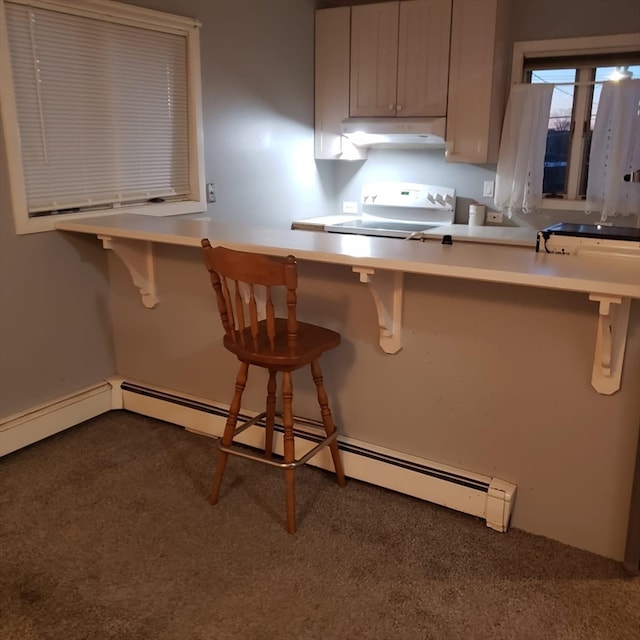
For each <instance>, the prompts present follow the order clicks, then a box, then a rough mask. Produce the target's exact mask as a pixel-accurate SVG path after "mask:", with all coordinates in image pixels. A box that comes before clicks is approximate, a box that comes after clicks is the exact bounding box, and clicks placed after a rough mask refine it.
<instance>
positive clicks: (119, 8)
mask: <svg viewBox="0 0 640 640" xmlns="http://www.w3.org/2000/svg"><path fill="white" fill-rule="evenodd" d="M10 1H11V2H13V3H14V4H21V5H27V6H29V7H37V8H40V9H49V10H51V11H58V12H61V13H70V14H72V15H76V16H85V17H87V18H95V19H98V20H109V21H111V22H118V23H120V24H135V25H136V26H143V27H145V28H159V29H161V30H162V31H167V30H169V29H171V30H173V32H174V33H181V32H183V33H184V32H185V31H187V30H189V29H193V28H198V27H201V26H202V23H201V22H199V21H198V20H196V19H194V18H188V17H186V16H177V15H173V14H168V13H164V12H162V11H156V10H155V9H146V8H144V7H136V6H133V5H130V4H126V3H124V2H115V1H113V0H83V2H82V5H81V6H79V4H78V0H10Z"/></svg>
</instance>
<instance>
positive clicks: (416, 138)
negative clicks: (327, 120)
mask: <svg viewBox="0 0 640 640" xmlns="http://www.w3.org/2000/svg"><path fill="white" fill-rule="evenodd" d="M446 125H447V120H446V118H348V119H347V120H343V121H342V135H344V136H345V137H346V138H348V139H349V141H350V142H351V143H352V144H353V145H354V146H356V147H376V148H381V149H414V148H423V147H430V148H444V135H445V129H446Z"/></svg>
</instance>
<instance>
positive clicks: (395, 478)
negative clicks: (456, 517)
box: [0, 377, 517, 531]
mask: <svg viewBox="0 0 640 640" xmlns="http://www.w3.org/2000/svg"><path fill="white" fill-rule="evenodd" d="M123 385H125V388H124V389H123V388H122V387H123ZM111 409H125V410H127V411H131V412H134V413H138V414H140V415H144V416H149V417H152V418H156V419H158V420H163V421H165V422H169V423H172V424H175V425H179V426H182V427H184V428H185V429H187V430H188V431H192V432H194V433H199V434H201V435H206V436H209V437H220V436H221V435H222V432H223V429H224V425H225V422H226V417H227V414H228V409H229V407H228V405H225V404H221V403H217V402H216V403H213V402H211V401H209V400H206V399H204V398H199V397H197V396H193V395H189V394H185V393H181V392H177V391H172V390H168V389H163V388H160V387H149V386H148V385H140V384H137V383H134V382H131V381H125V380H123V379H122V378H120V377H112V378H109V379H108V380H107V381H105V382H103V383H100V384H97V385H94V386H92V387H88V388H86V389H82V390H80V391H78V392H76V393H72V394H68V395H66V396H63V397H61V398H58V399H56V400H53V401H51V402H49V403H46V404H43V405H39V406H37V407H34V408H32V409H30V410H28V411H24V412H22V413H19V414H15V415H12V416H9V417H7V418H4V419H3V420H2V421H0V456H3V455H6V454H9V453H12V452H13V451H17V450H18V449H21V448H23V447H26V446H28V445H30V444H33V443H35V442H38V441H39V440H43V439H44V438H47V437H49V436H51V435H53V434H55V433H59V432H60V431H64V430H65V429H68V428H70V427H73V426H75V425H77V424H80V423H81V422H84V421H85V420H89V419H91V418H94V417H95V416H98V415H100V414H102V413H106V412H107V411H109V410H111ZM242 415H244V416H247V417H252V416H254V415H255V413H252V412H247V411H244V410H243V411H242ZM295 429H296V434H297V437H296V446H297V448H298V451H297V454H298V457H302V456H303V455H304V454H305V453H306V452H307V451H309V450H310V449H312V448H313V447H314V446H315V444H316V442H317V440H318V439H320V438H321V437H324V435H323V433H322V430H321V429H320V425H319V424H317V423H314V422H313V421H306V420H304V421H303V422H302V421H301V419H298V421H297V422H296V425H295ZM263 435H264V430H263V428H262V427H261V426H255V427H251V428H249V429H247V430H246V431H245V432H244V433H242V434H241V436H240V437H239V438H238V440H239V441H241V442H243V443H245V444H247V445H249V446H254V447H261V446H264V441H263ZM339 443H340V449H341V456H342V462H343V465H344V469H345V474H346V475H347V476H348V477H350V478H355V479H357V480H362V481H364V482H368V483H370V484H373V485H377V486H380V487H385V488H387V489H391V490H393V491H397V492H399V493H404V494H406V495H410V496H414V497H416V498H420V499H422V500H427V501H428V502H433V503H435V504H439V505H442V506H444V507H447V508H449V509H454V510H456V511H461V512H463V513H467V514H470V515H473V516H476V517H478V518H483V519H484V520H485V521H486V524H487V526H488V527H490V528H492V529H494V530H496V531H507V529H508V527H509V522H510V519H511V512H512V509H513V504H514V500H515V494H516V490H517V487H516V485H515V484H512V483H510V482H506V481H504V480H501V479H500V478H495V477H491V476H487V475H483V474H479V473H474V472H471V471H467V470H464V469H458V468H455V467H450V466H448V465H443V464H440V463H438V462H434V461H432V460H426V459H424V458H418V457H416V456H411V455H408V454H405V453H400V452H397V451H392V450H390V449H385V448H382V447H377V446H375V445H373V444H370V443H366V442H361V441H358V440H355V439H353V438H347V437H346V436H341V437H340V438H339ZM282 449H283V447H282V433H281V431H279V430H278V429H276V433H275V437H274V451H275V452H276V453H278V454H282ZM309 464H311V465H313V466H317V467H321V468H322V469H326V470H328V471H333V463H332V461H331V456H330V454H329V451H328V450H327V449H323V450H321V451H320V452H319V453H318V454H317V455H316V456H314V457H313V458H312V459H311V460H310V461H309Z"/></svg>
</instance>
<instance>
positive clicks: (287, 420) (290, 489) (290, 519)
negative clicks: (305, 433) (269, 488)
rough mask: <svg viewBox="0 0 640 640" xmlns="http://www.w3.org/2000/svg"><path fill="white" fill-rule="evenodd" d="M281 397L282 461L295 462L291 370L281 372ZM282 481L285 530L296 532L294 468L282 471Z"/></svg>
mask: <svg viewBox="0 0 640 640" xmlns="http://www.w3.org/2000/svg"><path fill="white" fill-rule="evenodd" d="M282 398H283V401H284V407H283V413H282V426H283V430H284V439H283V445H284V461H285V462H286V463H292V462H295V459H296V452H295V442H294V438H293V383H292V380H291V372H290V371H285V372H284V373H283V374H282ZM284 482H285V490H286V496H287V531H288V532H289V533H295V532H296V492H295V468H294V467H291V468H289V469H285V471H284Z"/></svg>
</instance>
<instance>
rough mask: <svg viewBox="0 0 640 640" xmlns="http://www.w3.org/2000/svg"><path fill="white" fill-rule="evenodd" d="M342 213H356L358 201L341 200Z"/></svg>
mask: <svg viewBox="0 0 640 640" xmlns="http://www.w3.org/2000/svg"><path fill="white" fill-rule="evenodd" d="M342 213H358V203H357V202H347V201H345V202H343V203H342Z"/></svg>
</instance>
